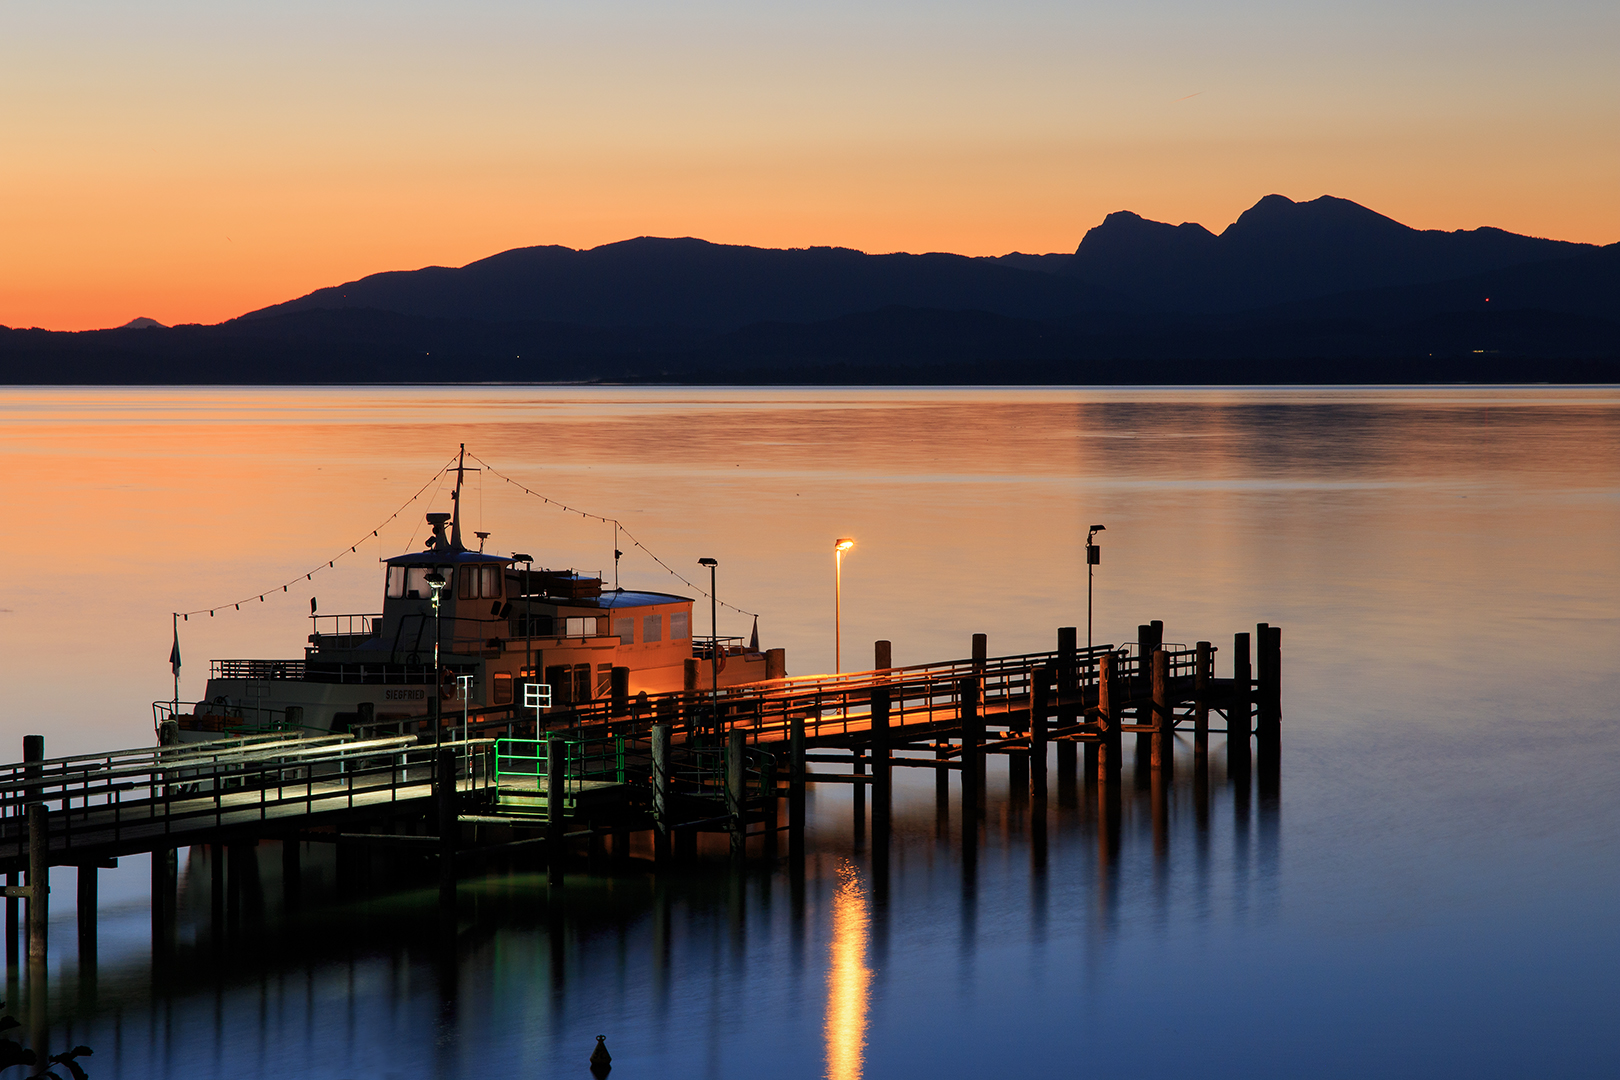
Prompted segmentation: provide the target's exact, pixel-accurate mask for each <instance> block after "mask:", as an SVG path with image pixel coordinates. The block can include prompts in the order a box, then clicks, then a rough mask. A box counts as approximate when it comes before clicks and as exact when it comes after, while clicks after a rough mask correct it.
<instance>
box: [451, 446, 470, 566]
mask: <svg viewBox="0 0 1620 1080" xmlns="http://www.w3.org/2000/svg"><path fill="white" fill-rule="evenodd" d="M466 470H467V444H466V443H462V444H461V456H460V457H459V458H457V459H456V490H454V491H452V492H451V493H450V504H451V510H452V511H453V513H452V515H451V518H450V550H451V551H465V550H466V548H465V547H463V546H462V543H461V478H462V474H463V473H464V472H466Z"/></svg>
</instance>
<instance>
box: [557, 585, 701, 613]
mask: <svg viewBox="0 0 1620 1080" xmlns="http://www.w3.org/2000/svg"><path fill="white" fill-rule="evenodd" d="M691 602H692V598H691V597H690V596H676V595H675V594H674V593H661V592H631V591H630V590H628V589H626V590H624V591H623V592H614V591H613V590H612V589H605V590H603V592H602V595H601V596H600V597H595V596H593V597H591V598H590V599H589V600H569V601H567V603H568V604H569V605H575V604H577V605H580V606H584V607H589V606H590V605H592V604H595V605H596V606H597V607H600V608H602V609H604V610H607V611H611V610H613V609H614V608H637V607H652V606H654V605H655V604H690V603H691Z"/></svg>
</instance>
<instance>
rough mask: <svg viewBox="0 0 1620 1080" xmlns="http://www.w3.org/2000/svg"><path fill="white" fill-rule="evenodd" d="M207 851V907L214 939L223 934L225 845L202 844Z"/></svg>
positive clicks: (221, 936) (220, 937) (219, 937)
mask: <svg viewBox="0 0 1620 1080" xmlns="http://www.w3.org/2000/svg"><path fill="white" fill-rule="evenodd" d="M204 846H205V849H206V850H207V852H208V909H209V914H210V915H211V916H212V919H213V932H214V936H215V940H216V941H217V940H221V939H223V938H224V935H225V845H224V844H217V843H216V844H207V845H204Z"/></svg>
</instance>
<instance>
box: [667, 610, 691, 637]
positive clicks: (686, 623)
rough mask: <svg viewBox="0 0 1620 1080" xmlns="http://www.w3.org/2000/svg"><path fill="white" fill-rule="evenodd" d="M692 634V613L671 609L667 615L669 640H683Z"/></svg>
mask: <svg viewBox="0 0 1620 1080" xmlns="http://www.w3.org/2000/svg"><path fill="white" fill-rule="evenodd" d="M691 636H692V613H691V612H689V611H672V612H670V615H669V640H671V641H684V640H685V639H687V638H689V637H691Z"/></svg>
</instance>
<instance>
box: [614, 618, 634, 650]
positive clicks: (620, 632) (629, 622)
mask: <svg viewBox="0 0 1620 1080" xmlns="http://www.w3.org/2000/svg"><path fill="white" fill-rule="evenodd" d="M613 634H614V636H615V637H617V638H618V639H619V644H620V645H629V644H631V643H632V642H634V641H635V640H636V619H635V616H634V615H631V616H629V617H627V618H619V619H614V620H613Z"/></svg>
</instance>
